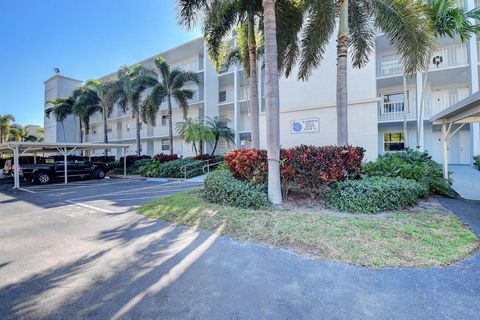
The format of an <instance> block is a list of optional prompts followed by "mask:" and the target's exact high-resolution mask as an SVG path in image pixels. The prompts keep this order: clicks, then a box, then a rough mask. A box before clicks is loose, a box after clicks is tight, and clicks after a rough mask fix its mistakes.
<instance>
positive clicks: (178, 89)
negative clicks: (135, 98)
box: [143, 57, 199, 154]
mask: <svg viewBox="0 0 480 320" xmlns="http://www.w3.org/2000/svg"><path fill="white" fill-rule="evenodd" d="M155 66H156V67H157V70H158V74H159V75H160V80H159V81H157V82H156V83H155V84H154V85H153V88H152V92H151V94H150V95H149V96H148V98H147V99H145V103H144V107H143V109H144V112H143V116H144V118H143V120H144V121H145V122H146V121H149V122H150V123H152V124H155V119H156V117H157V113H158V110H159V109H160V105H161V104H162V102H164V101H167V107H168V137H169V142H170V154H173V110H172V98H173V99H174V100H175V101H176V102H177V104H178V106H179V108H180V109H182V112H183V119H187V115H188V100H189V99H192V98H193V95H194V94H195V92H194V91H193V90H190V89H184V88H183V86H184V85H185V84H186V83H187V82H190V81H193V82H195V83H197V84H198V81H199V80H198V76H197V74H196V73H194V72H188V71H183V70H181V69H179V68H175V69H173V70H172V69H171V68H170V66H169V65H168V63H167V62H166V61H165V59H164V58H163V57H157V58H156V59H155Z"/></svg>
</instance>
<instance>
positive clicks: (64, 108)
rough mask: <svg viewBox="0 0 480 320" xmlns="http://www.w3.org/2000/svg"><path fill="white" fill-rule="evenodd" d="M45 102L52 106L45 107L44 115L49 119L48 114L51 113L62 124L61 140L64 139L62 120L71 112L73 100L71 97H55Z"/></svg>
mask: <svg viewBox="0 0 480 320" xmlns="http://www.w3.org/2000/svg"><path fill="white" fill-rule="evenodd" d="M47 104H52V106H51V107H48V108H47V109H45V115H46V116H47V118H49V119H50V115H52V114H53V116H54V117H55V119H56V120H57V122H60V123H61V124H62V128H63V140H66V136H65V125H64V121H65V119H67V117H68V116H69V115H71V114H72V112H73V105H74V104H75V100H74V99H73V98H72V97H68V98H57V99H55V100H48V101H47Z"/></svg>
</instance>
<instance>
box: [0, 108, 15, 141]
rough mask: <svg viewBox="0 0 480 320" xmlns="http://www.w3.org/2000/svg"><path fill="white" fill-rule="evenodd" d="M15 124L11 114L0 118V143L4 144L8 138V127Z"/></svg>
mask: <svg viewBox="0 0 480 320" xmlns="http://www.w3.org/2000/svg"><path fill="white" fill-rule="evenodd" d="M14 122H15V117H14V116H13V115H11V114H4V115H2V116H0V143H3V142H5V141H6V140H7V139H8V138H7V137H8V135H9V132H10V127H11V126H12V124H13V123H14Z"/></svg>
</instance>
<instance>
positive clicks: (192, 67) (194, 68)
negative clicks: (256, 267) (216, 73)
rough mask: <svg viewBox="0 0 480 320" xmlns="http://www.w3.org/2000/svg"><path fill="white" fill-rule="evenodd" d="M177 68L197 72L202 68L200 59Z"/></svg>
mask: <svg viewBox="0 0 480 320" xmlns="http://www.w3.org/2000/svg"><path fill="white" fill-rule="evenodd" d="M177 68H179V69H182V70H183V71H190V72H197V71H199V70H201V69H202V68H201V63H200V60H193V61H190V62H188V63H184V64H181V65H179V66H177Z"/></svg>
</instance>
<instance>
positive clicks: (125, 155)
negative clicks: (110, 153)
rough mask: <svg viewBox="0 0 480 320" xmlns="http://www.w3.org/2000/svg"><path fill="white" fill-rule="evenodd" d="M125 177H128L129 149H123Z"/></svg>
mask: <svg viewBox="0 0 480 320" xmlns="http://www.w3.org/2000/svg"><path fill="white" fill-rule="evenodd" d="M122 151H123V176H124V177H126V176H127V148H125V147H123V148H122Z"/></svg>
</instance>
